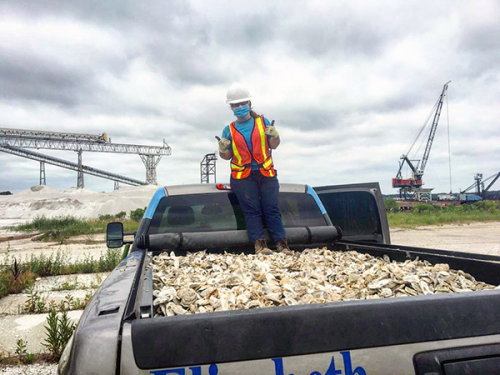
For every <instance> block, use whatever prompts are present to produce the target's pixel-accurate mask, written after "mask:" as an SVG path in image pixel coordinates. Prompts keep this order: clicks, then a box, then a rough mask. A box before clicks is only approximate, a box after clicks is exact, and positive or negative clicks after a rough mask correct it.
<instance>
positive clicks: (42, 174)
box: [40, 161, 47, 185]
mask: <svg viewBox="0 0 500 375" xmlns="http://www.w3.org/2000/svg"><path fill="white" fill-rule="evenodd" d="M40 185H47V180H46V179H45V162H43V161H41V162H40Z"/></svg>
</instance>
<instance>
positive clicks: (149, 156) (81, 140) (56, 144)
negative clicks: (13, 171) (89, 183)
mask: <svg viewBox="0 0 500 375" xmlns="http://www.w3.org/2000/svg"><path fill="white" fill-rule="evenodd" d="M30 148H31V149H37V150H38V149H41V148H42V149H48V150H64V151H69V150H71V151H76V152H77V153H78V163H77V164H75V163H72V162H69V161H66V160H62V159H59V158H54V157H51V156H47V155H44V154H40V153H38V152H33V151H28V150H26V149H30ZM0 151H3V152H6V153H10V154H13V155H17V156H21V157H25V158H28V159H32V160H37V161H39V162H40V185H45V184H46V178H45V163H48V164H52V165H57V166H59V167H62V168H67V169H71V170H75V171H77V173H78V178H77V187H78V188H83V187H84V179H83V175H84V173H88V174H92V175H95V176H98V177H102V178H107V179H110V180H113V181H114V182H115V189H116V188H117V187H118V183H119V182H122V183H125V184H129V185H147V184H156V183H157V179H156V167H157V165H158V163H159V162H160V159H161V158H162V156H164V155H170V154H171V149H170V146H169V145H168V144H167V143H166V142H165V140H163V146H160V147H158V146H144V145H133V144H119V143H111V139H110V138H108V135H107V134H106V133H103V134H99V135H92V134H80V133H67V132H51V131H42V130H25V129H10V128H0ZM83 151H90V152H111V153H120V154H138V155H139V156H140V157H141V159H142V161H143V163H144V165H145V166H146V182H142V181H138V180H135V179H132V178H129V177H126V176H121V175H118V174H115V173H110V172H106V171H103V170H98V169H96V168H92V167H89V166H85V165H83V164H82V153H83Z"/></svg>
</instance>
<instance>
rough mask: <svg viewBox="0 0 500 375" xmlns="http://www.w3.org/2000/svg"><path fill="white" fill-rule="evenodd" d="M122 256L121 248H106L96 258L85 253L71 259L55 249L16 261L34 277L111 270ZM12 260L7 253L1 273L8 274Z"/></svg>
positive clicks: (20, 267)
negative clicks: (47, 253) (46, 253)
mask: <svg viewBox="0 0 500 375" xmlns="http://www.w3.org/2000/svg"><path fill="white" fill-rule="evenodd" d="M121 257H122V250H121V249H108V250H106V251H105V252H103V253H101V254H100V255H99V257H98V258H94V256H93V255H89V254H86V255H84V256H83V257H81V258H77V259H75V260H71V258H70V256H69V254H68V253H66V252H63V251H57V252H55V253H52V254H50V255H45V254H31V255H30V256H29V257H28V256H26V257H24V258H22V259H21V260H20V261H19V263H18V268H19V270H20V272H21V273H22V272H28V271H29V272H31V273H32V274H34V275H36V277H46V276H57V275H72V274H76V273H98V272H108V271H112V270H113V269H114V268H115V267H116V266H117V265H118V263H120V261H121ZM12 264H14V261H13V259H12V257H11V255H10V254H7V255H6V256H5V257H4V258H3V261H2V263H1V264H0V270H1V271H2V272H1V274H8V272H9V271H10V270H11V269H12V267H13V266H12Z"/></svg>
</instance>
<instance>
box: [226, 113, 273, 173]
mask: <svg viewBox="0 0 500 375" xmlns="http://www.w3.org/2000/svg"><path fill="white" fill-rule="evenodd" d="M229 130H230V132H231V137H232V140H233V142H232V144H233V158H232V160H231V176H232V177H233V178H235V179H237V180H240V179H243V178H247V177H248V176H249V175H250V172H251V171H252V159H253V160H255V161H256V162H257V164H259V171H260V173H261V174H262V175H264V176H266V177H273V176H276V171H275V170H274V165H273V159H272V158H271V155H270V150H269V144H268V142H267V135H266V134H265V123H264V118H263V117H262V116H261V117H257V118H256V119H254V126H253V130H252V135H251V137H250V138H251V142H252V150H253V152H252V154H251V153H250V150H249V147H248V145H247V143H246V140H245V137H244V136H243V135H242V134H241V133H240V132H239V131H238V130H237V129H236V123H235V122H233V123H231V124H230V125H229Z"/></svg>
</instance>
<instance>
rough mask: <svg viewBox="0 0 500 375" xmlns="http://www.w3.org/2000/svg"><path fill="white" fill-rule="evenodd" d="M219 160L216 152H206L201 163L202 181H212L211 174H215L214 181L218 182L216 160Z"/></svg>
mask: <svg viewBox="0 0 500 375" xmlns="http://www.w3.org/2000/svg"><path fill="white" fill-rule="evenodd" d="M216 161H217V155H216V154H215V153H213V154H206V155H205V156H204V157H203V160H202V161H201V163H200V174H201V183H202V184H203V183H206V184H208V183H210V176H211V175H212V176H214V183H216V182H217V180H216V172H217V170H216V163H215V162H216Z"/></svg>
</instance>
